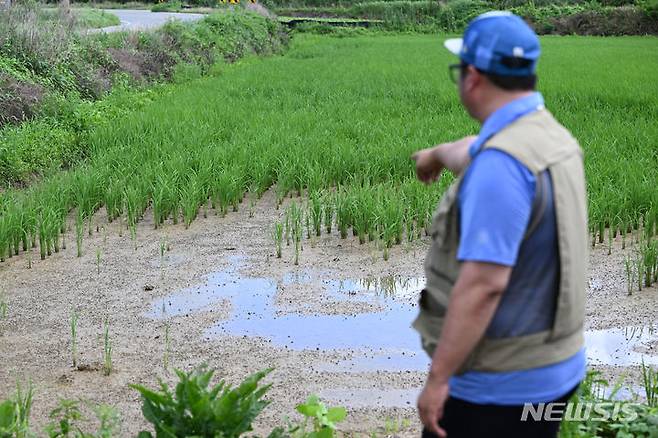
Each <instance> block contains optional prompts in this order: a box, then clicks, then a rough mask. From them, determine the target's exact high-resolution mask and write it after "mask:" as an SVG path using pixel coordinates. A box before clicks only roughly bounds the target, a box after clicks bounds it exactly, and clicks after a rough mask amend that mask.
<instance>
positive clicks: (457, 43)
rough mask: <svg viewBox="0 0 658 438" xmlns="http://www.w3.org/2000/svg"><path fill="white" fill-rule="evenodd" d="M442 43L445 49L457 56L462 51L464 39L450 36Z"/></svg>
mask: <svg viewBox="0 0 658 438" xmlns="http://www.w3.org/2000/svg"><path fill="white" fill-rule="evenodd" d="M443 45H444V46H445V48H446V49H448V50H450V52H452V53H454V54H455V55H457V56H459V54H460V53H461V51H462V46H463V45H464V40H463V39H461V38H450V39H447V40H445V41H444V42H443Z"/></svg>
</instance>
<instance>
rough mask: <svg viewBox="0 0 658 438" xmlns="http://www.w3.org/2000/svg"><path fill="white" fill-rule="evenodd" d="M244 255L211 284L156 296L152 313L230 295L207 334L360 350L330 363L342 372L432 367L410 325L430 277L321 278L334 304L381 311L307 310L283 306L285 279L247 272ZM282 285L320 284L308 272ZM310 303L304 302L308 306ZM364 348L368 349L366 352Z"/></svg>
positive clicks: (176, 312) (167, 313) (179, 310)
mask: <svg viewBox="0 0 658 438" xmlns="http://www.w3.org/2000/svg"><path fill="white" fill-rule="evenodd" d="M241 261H242V259H240V258H233V259H230V262H231V265H230V267H229V268H228V269H227V270H225V271H222V272H217V273H214V274H211V275H209V276H208V277H206V279H205V281H204V283H202V284H200V285H197V286H194V287H190V288H187V289H184V290H182V291H180V292H177V293H175V294H172V295H170V296H168V297H165V298H163V299H160V300H156V301H155V302H154V303H153V304H152V307H151V309H150V311H149V312H148V313H147V316H149V317H151V318H162V317H172V316H181V315H189V314H191V313H194V312H198V311H202V310H204V309H206V308H208V307H210V306H212V305H216V304H217V303H218V302H222V301H224V300H230V302H231V309H232V310H231V315H230V317H229V318H228V319H227V320H224V321H219V322H217V323H216V324H215V325H213V326H212V327H210V328H209V329H207V330H206V333H205V337H207V338H208V337H217V336H223V335H240V336H250V337H260V338H263V339H267V340H268V341H269V342H272V343H273V344H275V345H277V346H280V347H285V348H290V349H294V350H358V354H356V352H354V351H352V353H354V354H349V355H348V357H349V359H348V360H345V361H340V362H337V363H333V364H326V367H327V369H329V368H331V369H334V370H336V371H339V372H345V371H352V372H357V371H369V370H378V369H398V370H410V369H412V370H422V371H424V370H426V369H427V366H428V359H427V357H426V355H425V353H424V352H423V351H422V350H421V348H420V342H419V340H418V337H417V335H416V332H415V331H414V330H413V329H412V328H411V322H412V321H413V318H414V317H415V313H416V310H415V309H414V306H415V302H416V296H417V294H418V291H419V290H420V289H421V288H422V286H423V285H424V280H423V279H418V278H399V277H383V278H368V279H364V280H323V281H319V282H316V284H319V285H320V286H321V290H318V293H323V294H324V295H325V296H326V297H327V299H329V300H330V301H333V302H344V301H349V302H355V303H368V304H376V305H377V308H378V309H381V310H378V311H376V312H370V313H357V314H337V315H331V314H314V315H308V314H300V313H296V312H295V309H292V310H290V309H289V308H286V309H285V310H284V309H280V308H278V306H277V305H276V293H277V288H278V284H277V282H276V281H274V280H271V279H266V278H249V277H242V276H241V275H240V274H239V268H240V266H241ZM282 283H283V285H292V284H297V285H309V287H310V285H311V284H313V283H314V282H313V275H312V274H311V273H309V272H304V271H301V272H289V273H287V274H286V275H285V276H284V278H283V282H282ZM303 306H304V303H299V308H302V307H303ZM364 351H368V352H369V353H366V354H363V352H364Z"/></svg>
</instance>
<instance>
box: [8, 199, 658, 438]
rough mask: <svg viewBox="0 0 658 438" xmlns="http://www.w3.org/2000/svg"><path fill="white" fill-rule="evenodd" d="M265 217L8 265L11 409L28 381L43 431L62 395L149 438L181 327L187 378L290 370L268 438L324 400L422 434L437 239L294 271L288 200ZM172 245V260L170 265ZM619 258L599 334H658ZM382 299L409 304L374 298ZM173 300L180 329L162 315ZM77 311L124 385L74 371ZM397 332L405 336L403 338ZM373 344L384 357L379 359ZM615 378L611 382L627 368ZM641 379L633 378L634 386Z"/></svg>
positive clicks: (593, 318)
mask: <svg viewBox="0 0 658 438" xmlns="http://www.w3.org/2000/svg"><path fill="white" fill-rule="evenodd" d="M252 213H253V217H250V212H249V205H248V203H247V202H245V203H244V204H243V205H242V206H241V209H240V211H239V212H237V213H229V215H228V216H226V217H225V218H219V217H217V216H214V214H212V213H211V214H212V215H211V216H209V217H208V218H202V217H200V218H199V219H197V220H196V221H195V222H194V223H193V224H192V225H191V227H190V229H189V230H185V229H184V226H182V225H177V226H172V225H169V226H167V227H165V228H164V229H160V230H154V229H153V225H152V222H151V216H150V212H147V215H146V220H145V221H144V222H143V223H141V224H140V226H139V229H138V233H137V240H136V245H135V243H134V242H133V241H131V240H130V238H129V235H128V234H127V233H126V232H124V233H123V236H122V237H120V236H119V233H118V229H119V225H118V224H111V225H109V227H108V228H107V232H103V231H101V232H99V233H94V235H93V236H92V237H86V238H85V241H84V255H83V257H82V258H76V251H75V248H71V246H74V244H75V239H74V236H69V237H68V244H69V246H70V247H69V249H67V250H65V251H63V252H62V253H60V254H56V255H54V256H53V257H49V258H48V259H47V260H45V261H34V264H33V268H32V269H30V270H28V269H26V263H27V258H26V257H25V256H21V257H18V258H16V257H14V258H12V259H10V260H9V261H7V262H5V263H3V264H1V265H0V285H2V286H1V287H2V289H4V290H5V296H6V298H5V299H6V301H7V302H8V304H9V312H8V315H7V319H6V320H4V321H0V352H1V356H0V399H3V398H6V397H8V396H9V395H10V394H11V393H12V392H13V389H14V385H15V382H16V380H17V379H22V380H27V379H31V380H32V382H33V383H34V385H35V389H36V396H35V403H34V409H33V424H34V425H35V428H36V429H37V430H40V429H41V426H42V425H43V424H45V423H46V422H47V413H48V412H49V411H50V410H51V409H52V408H53V407H54V405H55V403H56V399H57V398H59V397H66V398H78V397H84V398H86V399H89V400H92V401H94V402H102V403H108V404H111V405H114V406H116V407H117V408H118V409H119V410H120V412H121V413H122V416H123V420H124V421H123V429H122V434H121V435H122V436H134V435H135V434H136V433H137V432H138V431H139V430H140V429H141V428H143V427H146V424H145V423H144V421H143V420H142V417H141V413H140V401H139V398H138V395H137V393H136V392H135V391H133V390H131V389H129V388H128V387H127V385H128V384H129V383H143V384H147V385H155V384H156V382H157V377H158V376H168V377H167V379H170V377H171V375H170V374H168V373H166V372H165V370H164V369H163V354H164V350H165V343H164V340H163V338H164V326H165V321H169V324H170V337H171V354H170V363H171V365H172V366H174V367H178V368H184V369H189V368H191V367H194V366H197V365H199V364H202V363H206V364H208V365H209V366H210V367H212V368H216V369H217V370H218V376H221V377H225V378H226V379H227V380H228V381H230V382H234V383H237V382H238V381H240V380H241V379H242V378H243V377H244V376H246V375H247V374H248V373H251V372H254V371H257V370H260V369H263V368H266V367H269V366H274V367H275V368H276V370H275V372H274V373H273V374H272V375H271V377H270V378H269V380H270V381H272V382H273V383H274V386H273V388H272V390H271V392H270V395H269V396H270V398H271V399H273V400H275V401H276V402H275V403H274V404H272V405H271V406H270V407H268V409H267V410H266V411H265V413H264V414H263V415H262V417H261V418H260V419H259V421H258V424H257V431H259V432H261V433H266V432H268V431H269V430H271V428H272V427H273V426H274V425H278V424H281V423H282V421H281V420H282V418H283V417H284V416H286V415H292V413H293V411H294V406H295V405H296V404H297V403H299V402H301V401H303V400H304V399H305V398H306V396H308V395H309V394H311V393H318V394H320V395H321V396H322V397H323V398H324V399H326V400H328V401H329V403H334V404H337V403H341V404H346V405H347V406H348V408H349V411H350V416H349V420H348V421H347V422H346V423H344V426H343V427H342V428H343V429H345V430H351V431H359V432H370V431H373V430H377V429H378V428H381V427H382V426H383V425H384V423H385V419H386V418H395V419H402V418H407V419H409V420H410V422H411V424H410V426H409V427H406V428H404V430H402V431H401V432H400V434H401V435H409V436H411V435H415V434H417V433H418V430H419V426H418V422H417V420H416V416H415V410H414V408H413V402H414V399H415V395H416V393H417V390H418V388H419V387H420V386H421V385H422V383H423V379H424V372H423V371H422V370H423V367H424V362H423V361H424V360H425V359H424V357H423V356H422V354H420V350H419V347H418V343H417V340H416V339H415V335H414V334H413V332H412V331H411V329H408V322H410V319H408V320H406V321H407V323H406V324H407V326H406V328H405V325H404V324H405V322H404V321H405V320H404V318H407V316H405V315H410V313H409V309H412V308H413V303H414V301H415V292H414V291H417V290H418V283H417V282H418V281H419V280H417V279H418V278H419V277H421V276H422V266H421V265H422V259H423V257H424V252H425V249H426V247H427V241H426V240H423V241H420V242H416V243H414V244H411V245H402V246H398V247H396V248H394V249H393V251H392V253H391V257H390V260H389V261H388V262H384V261H383V260H382V259H381V253H380V252H379V251H378V250H376V249H375V248H374V246H372V245H364V246H360V245H359V244H358V241H356V240H355V239H347V240H341V239H339V238H338V237H337V236H336V235H335V234H334V235H332V236H326V235H323V237H322V238H319V239H314V240H312V241H305V242H304V244H305V247H304V251H303V252H302V255H301V259H300V264H299V266H294V265H293V263H292V259H293V250H292V249H291V247H286V248H284V257H283V259H276V258H275V257H274V247H273V243H272V241H271V238H270V234H271V229H272V223H273V221H274V218H275V217H276V216H277V215H279V214H280V213H281V210H276V209H275V206H274V198H273V195H272V194H271V193H266V194H265V196H264V197H263V199H261V200H260V201H259V202H258V203H256V204H255V206H254V208H253V212H252ZM101 222H104V218H103V220H102V221H101ZM164 241H166V242H167V244H168V245H170V247H171V250H170V251H169V252H168V253H167V254H166V257H165V258H164V265H163V267H160V264H161V262H162V260H161V257H160V245H161V242H164ZM97 248H98V249H100V254H101V263H100V274H99V273H98V272H97V269H98V267H97ZM606 254H607V249H606V248H603V247H597V248H596V250H595V251H594V254H593V260H594V263H593V264H592V265H593V267H592V273H591V278H592V280H591V282H590V283H591V284H590V291H589V292H588V307H587V328H588V329H590V330H591V329H607V328H611V327H625V326H629V325H648V324H652V323H655V309H656V303H658V292H657V291H656V289H655V288H653V289H650V290H643V291H642V292H638V293H635V294H633V295H632V296H630V297H629V296H627V294H626V284H625V276H624V272H623V262H622V260H623V254H624V252H622V251H621V250H620V249H616V250H613V255H611V256H607V255H606ZM33 258H35V259H37V258H38V253H37V252H35V253H34V254H33ZM213 273H215V274H213ZM211 274H212V275H211ZM391 275H392V276H393V277H391ZM364 279H366V280H367V281H366V282H364V281H363V280H364ZM341 280H342V281H341ZM371 281H372V282H374V286H373V283H372V282H371ZM197 285H201V286H197ZM387 285H388V286H387ZM151 288H152V289H151ZM382 289H384V290H387V289H388V290H390V291H392V290H395V291H397V292H400V293H398V294H397V295H396V294H393V295H392V296H389V295H387V294H381V293H379V294H377V293H375V292H373V291H375V290H378V291H381V290H382ZM180 291H182V292H180ZM171 294H174V295H171ZM163 302H164V304H165V309H166V311H167V314H168V318H167V319H162V318H161V317H160V315H158V310H159V309H161V307H162V303H163ZM73 307H75V308H76V309H77V311H78V312H79V313H80V322H79V328H78V331H79V333H80V334H79V341H78V343H79V352H80V362H81V363H83V364H89V365H93V364H95V363H97V362H100V360H101V356H102V348H103V343H102V339H101V333H102V330H103V321H104V320H105V318H106V317H109V321H110V333H111V338H112V340H113V348H114V351H113V362H114V366H115V368H116V369H115V372H114V373H113V374H112V375H111V376H109V377H104V376H103V375H102V374H101V372H100V371H86V372H82V371H74V370H72V368H71V353H70V340H69V314H70V312H71V309H72V308H73ZM252 310H253V311H252ZM149 312H152V313H153V315H148V314H147V313H149ZM398 317H399V318H402V319H392V318H398ZM400 321H402V322H400ZM273 324H274V326H273ZM395 324H402V326H401V327H400V330H398V328H397V327H395ZM389 326H390V327H391V329H390V330H388V331H386V328H387V327H389ZM268 327H269V329H268ZM240 330H247V332H248V333H249V334H251V335H253V336H248V337H247V336H243V335H241V334H239V333H240ZM268 330H270V331H269V332H268ZM373 330H374V331H375V334H374V335H373V333H372V331H373ZM274 331H276V332H277V333H278V334H279V335H281V336H282V337H283V338H282V339H279V337H277V336H279V335H276V333H274ZM375 335H376V336H375ZM288 336H290V337H289V338H288ZM369 342H374V345H372V348H364V343H365V344H368V343H369ZM651 342H653V344H651V345H653V348H654V352H655V348H656V342H655V340H653V341H650V343H651ZM295 343H296V344H295ZM314 345H317V347H316V348H315V349H314V348H312V346H314ZM368 345H370V344H368ZM325 347H328V348H325ZM334 348H339V349H337V350H336V349H334ZM648 353H651V352H650V351H648ZM92 368H93V366H92ZM601 368H602V369H603V370H604V371H605V373H606V374H608V375H618V374H619V373H620V372H621V370H622V368H618V367H614V366H610V365H605V364H604V366H602V367H601ZM636 368H637V367H631V368H630V371H631V375H632V376H635V375H636ZM391 370H392V371H391Z"/></svg>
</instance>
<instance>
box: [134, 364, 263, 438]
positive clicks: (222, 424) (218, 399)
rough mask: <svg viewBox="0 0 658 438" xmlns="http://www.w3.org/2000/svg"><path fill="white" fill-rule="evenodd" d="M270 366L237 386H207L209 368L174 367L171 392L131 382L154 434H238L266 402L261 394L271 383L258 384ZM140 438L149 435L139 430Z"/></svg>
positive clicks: (229, 436) (162, 386) (163, 386)
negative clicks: (176, 368) (185, 369)
mask: <svg viewBox="0 0 658 438" xmlns="http://www.w3.org/2000/svg"><path fill="white" fill-rule="evenodd" d="M271 371H272V369H267V370H264V371H260V372H257V373H255V374H253V375H251V376H249V377H247V378H246V379H245V380H244V381H243V382H242V383H241V384H240V385H239V386H238V387H236V388H232V387H231V386H230V385H228V384H226V382H225V381H223V380H222V381H220V382H219V383H217V384H216V385H214V386H212V387H209V385H210V380H211V379H212V376H213V373H214V372H213V371H212V370H209V371H203V370H198V371H193V372H189V373H185V372H182V371H179V370H176V374H177V375H178V379H179V381H178V383H177V384H176V389H175V390H174V391H172V390H171V389H170V388H169V386H167V384H166V383H164V382H160V391H159V392H158V391H153V390H151V389H148V388H146V387H144V386H142V385H131V387H132V388H134V389H136V390H137V391H139V392H140V394H141V395H142V400H143V406H142V412H143V414H144V418H146V420H147V421H149V422H150V423H151V424H153V427H154V428H155V436H156V437H158V438H161V437H177V436H200V437H201V436H203V437H213V436H221V437H225V438H234V437H238V436H240V435H241V434H243V433H245V432H249V431H251V430H252V429H251V423H252V422H253V421H254V419H255V418H256V417H257V416H258V414H260V413H261V411H262V410H263V409H265V407H266V406H267V405H268V404H269V402H268V401H265V400H263V396H264V395H265V393H266V392H267V391H268V389H269V388H270V386H271V385H265V386H260V387H259V386H258V385H259V382H260V381H261V380H262V379H263V378H264V377H265V376H266V375H267V374H269V373H270V372H271ZM139 436H140V438H142V437H150V436H152V435H151V433H150V432H146V431H143V432H141V433H140V435H139Z"/></svg>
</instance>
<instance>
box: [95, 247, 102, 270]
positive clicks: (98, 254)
mask: <svg viewBox="0 0 658 438" xmlns="http://www.w3.org/2000/svg"><path fill="white" fill-rule="evenodd" d="M96 274H97V275H101V249H100V248H96Z"/></svg>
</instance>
